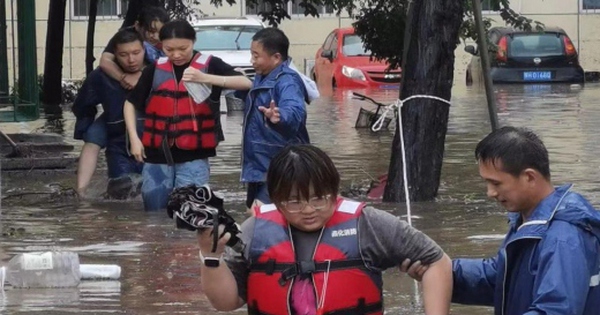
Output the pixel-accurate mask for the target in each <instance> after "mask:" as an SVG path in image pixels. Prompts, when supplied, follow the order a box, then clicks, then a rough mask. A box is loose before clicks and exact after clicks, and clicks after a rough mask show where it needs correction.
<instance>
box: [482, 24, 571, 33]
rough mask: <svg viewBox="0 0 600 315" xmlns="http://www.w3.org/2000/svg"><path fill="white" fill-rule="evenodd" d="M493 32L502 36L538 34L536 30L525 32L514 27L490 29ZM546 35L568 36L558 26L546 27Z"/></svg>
mask: <svg viewBox="0 0 600 315" xmlns="http://www.w3.org/2000/svg"><path fill="white" fill-rule="evenodd" d="M491 31H498V32H500V34H502V35H507V34H523V33H537V31H536V30H532V31H529V32H528V31H524V30H520V29H515V28H512V27H494V28H491V29H490V32H491ZM542 32H544V33H558V34H564V35H567V33H566V32H565V30H563V29H562V28H560V27H556V26H547V27H544V30H543V31H542Z"/></svg>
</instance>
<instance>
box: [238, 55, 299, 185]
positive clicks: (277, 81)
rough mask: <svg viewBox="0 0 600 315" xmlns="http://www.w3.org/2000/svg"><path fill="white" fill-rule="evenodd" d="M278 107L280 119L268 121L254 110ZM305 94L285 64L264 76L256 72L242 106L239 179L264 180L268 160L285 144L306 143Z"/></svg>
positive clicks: (293, 73)
mask: <svg viewBox="0 0 600 315" xmlns="http://www.w3.org/2000/svg"><path fill="white" fill-rule="evenodd" d="M271 100H274V101H275V104H276V106H277V107H279V113H280V116H281V121H280V122H279V123H277V124H273V123H271V122H270V121H269V120H268V119H267V118H266V117H265V115H264V114H263V113H262V112H261V111H260V110H259V109H258V108H259V107H261V106H262V107H266V108H269V104H270V102H271ZM307 100H308V94H307V91H306V88H305V87H304V83H303V81H302V78H301V77H300V75H299V74H298V73H297V72H296V71H294V70H292V69H290V68H289V67H288V66H287V63H286V62H284V63H282V64H280V65H279V66H278V67H277V68H275V69H273V70H272V71H271V72H270V73H269V74H268V75H266V76H262V75H260V74H257V75H256V77H255V78H254V83H253V86H252V89H251V90H250V92H248V96H247V98H246V103H245V106H244V115H245V117H244V139H243V147H242V175H241V181H242V182H264V181H265V177H266V175H267V169H268V168H269V163H270V162H271V159H272V158H273V157H274V156H275V154H277V152H279V150H281V149H282V148H284V147H285V146H286V145H289V144H298V143H309V142H310V141H309V137H308V131H307V130H306V103H305V102H307Z"/></svg>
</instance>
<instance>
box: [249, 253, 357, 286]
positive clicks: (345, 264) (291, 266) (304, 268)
mask: <svg viewBox="0 0 600 315" xmlns="http://www.w3.org/2000/svg"><path fill="white" fill-rule="evenodd" d="M353 268H358V269H366V267H365V263H364V262H363V261H362V259H351V260H334V261H331V262H314V261H300V262H296V263H277V262H276V261H275V260H273V259H271V260H269V261H267V262H265V263H253V264H252V265H250V272H264V273H266V274H267V275H272V274H273V273H275V272H280V273H281V277H280V278H279V284H280V285H281V286H283V285H285V283H286V282H287V281H288V280H290V279H292V278H294V277H296V276H299V275H310V274H312V273H317V272H326V271H327V270H330V271H333V270H342V269H353Z"/></svg>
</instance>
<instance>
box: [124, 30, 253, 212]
mask: <svg viewBox="0 0 600 315" xmlns="http://www.w3.org/2000/svg"><path fill="white" fill-rule="evenodd" d="M160 40H161V42H162V48H163V51H164V52H165V54H166V57H162V58H160V59H158V61H157V62H156V63H155V64H154V65H150V66H147V67H146V68H145V69H144V71H143V72H142V76H141V77H140V80H139V82H138V84H137V85H136V87H135V88H134V89H133V90H132V92H131V93H130V95H129V96H128V98H127V101H126V102H125V106H124V108H123V111H124V116H125V123H126V125H127V133H128V135H129V139H130V144H131V154H132V155H133V156H134V157H135V158H136V160H138V161H140V162H141V161H143V162H145V164H144V169H143V172H142V176H143V184H142V198H143V200H144V208H145V209H146V210H147V211H152V210H161V209H165V208H166V206H167V201H168V198H169V194H170V193H171V191H172V190H173V188H176V187H183V186H187V185H190V184H195V185H198V186H200V185H204V184H207V183H208V178H209V175H210V166H209V162H208V158H210V157H213V156H215V155H216V147H217V144H218V140H219V139H218V135H219V132H220V130H219V126H220V124H219V123H218V120H219V119H220V113H219V105H220V103H219V100H220V96H221V90H222V89H223V88H226V89H237V90H244V89H250V87H251V86H252V83H251V82H250V80H249V79H248V78H246V77H245V76H244V75H242V74H241V73H239V72H237V71H235V70H234V69H233V67H231V66H230V65H229V64H227V63H225V62H224V61H223V60H221V59H219V58H218V57H214V56H211V55H208V54H201V53H200V52H197V51H195V50H194V48H193V47H194V42H195V41H196V31H195V30H194V28H193V27H192V26H191V25H190V24H189V22H187V21H183V20H176V21H171V22H169V23H167V24H165V25H164V26H163V27H162V29H161V30H160ZM184 82H192V83H201V84H205V85H208V86H212V90H211V93H210V96H209V97H208V99H206V100H204V101H202V102H200V103H197V102H196V101H194V99H193V98H192V96H191V95H190V94H188V91H187V90H186V88H185V86H184ZM136 110H138V111H140V112H142V113H144V115H145V120H144V133H143V135H142V137H141V139H140V137H139V136H138V134H137V132H136V128H135V111H136Z"/></svg>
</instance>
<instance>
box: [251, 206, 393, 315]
mask: <svg viewBox="0 0 600 315" xmlns="http://www.w3.org/2000/svg"><path fill="white" fill-rule="evenodd" d="M363 207H364V204H363V203H359V202H354V201H349V200H344V199H341V198H339V199H338V202H337V205H336V210H335V212H334V214H333V216H332V217H331V219H330V220H329V221H328V222H327V224H326V225H325V227H324V228H323V230H322V231H321V235H320V237H319V242H318V243H317V247H316V249H315V251H314V256H313V260H312V261H301V262H298V261H296V255H295V253H294V247H293V245H292V242H291V241H290V240H291V236H290V234H289V233H290V232H289V230H288V223H287V222H286V220H285V218H284V216H283V215H282V214H281V212H280V211H278V210H277V208H276V207H275V205H272V204H271V205H263V206H261V207H260V208H257V209H256V210H255V212H256V221H255V222H256V223H255V224H256V225H255V228H254V236H253V238H252V243H251V246H250V254H249V256H250V257H249V260H250V274H249V277H248V295H247V303H248V313H249V314H269V315H284V314H291V305H290V297H291V288H292V285H293V281H295V278H296V276H299V275H306V276H310V277H312V282H313V284H314V288H315V289H316V290H315V296H316V297H317V303H318V304H320V303H323V304H322V307H318V309H317V314H324V315H326V314H330V315H332V314H357V315H358V314H361V315H362V314H383V302H382V288H381V285H382V278H381V272H379V271H376V270H370V269H368V268H367V267H366V264H365V262H364V261H363V259H362V256H361V253H360V249H359V242H358V238H359V236H358V217H359V216H360V214H361V212H362V209H363ZM324 288H326V289H325V291H326V292H325V294H324V295H323V290H324ZM323 297H324V298H323ZM321 300H324V302H321Z"/></svg>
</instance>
